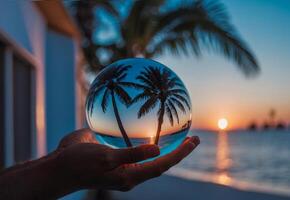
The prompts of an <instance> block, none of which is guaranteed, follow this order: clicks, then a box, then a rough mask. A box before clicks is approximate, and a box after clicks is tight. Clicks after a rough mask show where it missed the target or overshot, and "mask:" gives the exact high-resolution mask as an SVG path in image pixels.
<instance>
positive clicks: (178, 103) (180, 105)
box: [170, 97, 186, 113]
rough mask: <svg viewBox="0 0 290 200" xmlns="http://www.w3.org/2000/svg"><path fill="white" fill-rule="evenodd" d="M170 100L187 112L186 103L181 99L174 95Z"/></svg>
mask: <svg viewBox="0 0 290 200" xmlns="http://www.w3.org/2000/svg"><path fill="white" fill-rule="evenodd" d="M170 100H171V101H172V102H173V103H174V104H176V105H177V107H178V108H179V109H180V110H181V111H182V112H183V113H185V112H186V110H185V107H184V105H183V104H182V103H181V102H180V100H178V99H176V98H174V97H171V98H170Z"/></svg>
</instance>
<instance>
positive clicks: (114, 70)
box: [87, 65, 135, 147]
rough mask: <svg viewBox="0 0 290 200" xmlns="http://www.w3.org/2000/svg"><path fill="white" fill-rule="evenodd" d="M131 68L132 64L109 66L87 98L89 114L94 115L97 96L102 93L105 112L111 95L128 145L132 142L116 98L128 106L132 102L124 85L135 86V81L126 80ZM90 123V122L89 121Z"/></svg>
mask: <svg viewBox="0 0 290 200" xmlns="http://www.w3.org/2000/svg"><path fill="white" fill-rule="evenodd" d="M129 68H131V65H118V66H114V67H109V68H108V69H106V70H105V71H104V72H102V73H101V74H100V75H99V79H98V81H96V82H94V83H93V85H92V87H91V88H92V89H91V90H90V91H89V94H88V100H87V109H88V110H89V115H92V112H93V109H94V100H95V99H96V97H98V96H101V95H102V97H101V98H102V100H101V107H102V110H103V112H104V113H105V112H106V111H107V106H108V101H109V97H111V102H112V106H113V109H114V114H115V117H116V120H117V123H118V126H119V129H120V132H121V134H122V136H123V138H124V141H125V143H126V145H127V146H128V147H131V146H132V143H131V141H130V139H129V137H128V135H127V133H126V131H125V129H124V126H123V124H122V121H121V118H120V114H119V111H118V108H117V104H116V98H117V97H118V99H119V100H120V102H121V103H123V104H124V105H126V106H129V105H130V104H131V101H132V99H131V97H130V96H129V94H128V93H127V92H126V90H125V89H124V87H134V86H135V85H134V83H131V82H126V81H124V79H125V77H126V76H127V73H126V72H127V70H128V69H129ZM89 123H90V122H89Z"/></svg>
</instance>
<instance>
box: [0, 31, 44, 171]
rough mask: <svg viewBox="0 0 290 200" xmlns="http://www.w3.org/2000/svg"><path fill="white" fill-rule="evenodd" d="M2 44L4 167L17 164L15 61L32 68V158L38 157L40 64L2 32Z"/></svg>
mask: <svg viewBox="0 0 290 200" xmlns="http://www.w3.org/2000/svg"><path fill="white" fill-rule="evenodd" d="M0 42H1V44H3V45H4V62H3V63H4V66H3V67H4V134H3V135H4V141H3V142H4V152H3V153H4V155H3V156H4V167H9V166H12V165H13V164H15V161H14V128H13V126H14V120H13V119H14V116H13V113H14V112H13V107H14V105H13V104H14V103H13V92H14V91H13V68H14V67H13V60H14V59H15V57H16V58H18V59H21V60H23V61H24V62H25V63H27V64H28V65H29V66H30V67H31V68H32V70H31V73H32V74H31V77H32V79H31V84H30V87H31V112H32V114H31V117H32V119H31V128H32V129H31V130H32V131H31V147H30V148H31V158H36V157H37V156H38V152H37V147H38V142H37V131H36V109H37V99H36V98H37V96H36V93H37V88H36V80H37V70H38V68H39V65H40V64H39V62H38V61H37V60H36V58H34V57H33V56H32V54H31V53H30V52H28V51H27V50H26V49H24V48H23V47H21V46H20V45H18V44H17V42H15V41H14V40H12V39H11V38H9V37H8V36H7V35H5V34H4V33H3V32H1V31H0Z"/></svg>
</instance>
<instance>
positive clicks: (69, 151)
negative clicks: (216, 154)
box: [57, 129, 199, 191]
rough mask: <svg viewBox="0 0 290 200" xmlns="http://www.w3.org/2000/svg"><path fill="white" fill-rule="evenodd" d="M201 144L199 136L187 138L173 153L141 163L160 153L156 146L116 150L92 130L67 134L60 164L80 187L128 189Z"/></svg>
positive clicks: (61, 149) (179, 159)
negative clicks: (104, 143) (98, 139)
mask: <svg viewBox="0 0 290 200" xmlns="http://www.w3.org/2000/svg"><path fill="white" fill-rule="evenodd" d="M198 144H199V138H198V137H191V138H189V137H188V138H186V139H185V140H184V142H183V143H182V144H181V145H180V146H179V147H178V148H177V149H176V150H174V151H173V152H171V153H169V154H167V155H165V156H163V157H160V158H157V159H155V160H153V161H148V162H146V163H137V162H139V161H143V160H146V159H149V158H153V157H155V156H158V155H159V153H160V152H159V148H158V146H156V145H149V144H147V145H142V146H138V147H133V148H125V149H112V148H110V147H108V146H105V145H101V144H98V142H97V141H96V140H95V136H94V134H93V133H92V132H91V131H90V130H89V129H82V130H78V131H75V132H73V133H71V134H70V135H68V136H66V137H65V138H64V139H63V140H62V141H61V142H60V145H59V147H58V150H57V151H58V152H59V156H58V163H59V164H58V165H59V166H60V168H61V171H62V172H63V173H65V177H67V178H68V179H70V181H72V182H74V183H75V185H77V187H78V188H94V189H95V188H97V189H113V190H121V191H127V190H130V189H131V188H133V187H134V186H136V185H138V184H140V183H142V182H144V181H146V180H148V179H151V178H154V177H158V176H160V175H161V174H162V173H164V172H165V171H167V170H168V169H169V168H170V167H172V166H174V165H176V164H177V163H179V162H180V161H181V160H182V159H183V158H185V157H186V156H187V155H188V154H189V153H190V152H192V151H193V150H194V149H195V147H196V146H197V145H198Z"/></svg>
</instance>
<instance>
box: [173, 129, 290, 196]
mask: <svg viewBox="0 0 290 200" xmlns="http://www.w3.org/2000/svg"><path fill="white" fill-rule="evenodd" d="M190 135H198V136H199V137H200V139H201V144H200V145H199V147H198V148H197V149H196V150H195V151H194V152H193V153H192V154H191V155H190V156H188V157H187V158H186V159H185V160H184V161H183V162H182V163H180V164H179V165H177V166H176V167H174V168H172V169H171V170H170V171H169V174H172V175H175V176H180V177H183V178H186V179H194V180H203V181H209V182H215V183H218V184H223V185H228V186H232V187H237V188H239V189H244V190H253V191H262V192H269V193H276V194H282V195H287V196H289V197H290V130H287V131H286V130H285V131H271V130H270V131H257V132H255V131H253V132H249V131H237V132H205V131H192V132H191V133H190Z"/></svg>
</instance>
